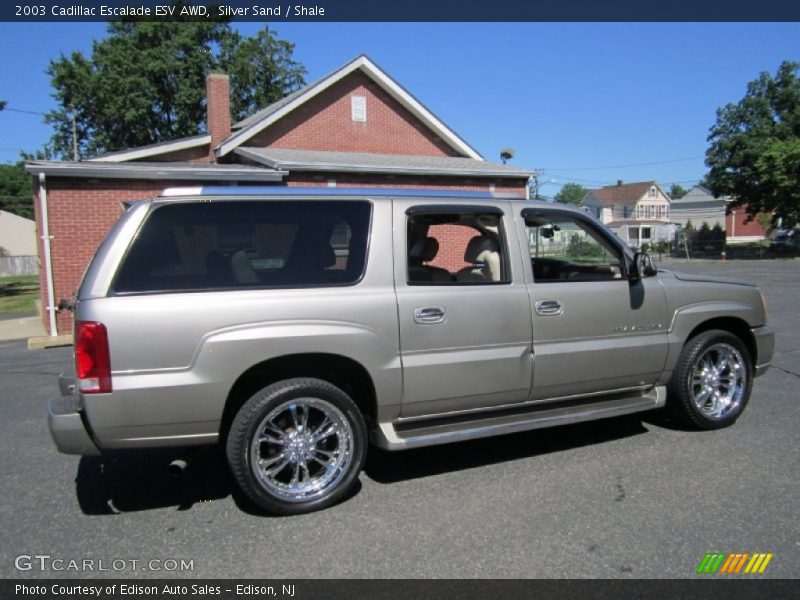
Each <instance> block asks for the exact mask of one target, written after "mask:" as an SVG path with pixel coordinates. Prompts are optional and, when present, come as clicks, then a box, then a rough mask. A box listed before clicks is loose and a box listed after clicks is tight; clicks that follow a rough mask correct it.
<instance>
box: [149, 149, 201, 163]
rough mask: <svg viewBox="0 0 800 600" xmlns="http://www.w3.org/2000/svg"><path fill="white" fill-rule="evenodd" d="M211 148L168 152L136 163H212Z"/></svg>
mask: <svg viewBox="0 0 800 600" xmlns="http://www.w3.org/2000/svg"><path fill="white" fill-rule="evenodd" d="M209 153H210V150H209V146H208V144H204V145H202V146H197V147H196V148H186V149H185V150H176V151H175V152H166V153H164V154H158V155H156V156H149V157H147V158H142V159H139V160H137V161H136V162H183V161H185V162H192V163H207V162H212V161H211V159H210V158H209Z"/></svg>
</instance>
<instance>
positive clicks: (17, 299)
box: [0, 275, 39, 315]
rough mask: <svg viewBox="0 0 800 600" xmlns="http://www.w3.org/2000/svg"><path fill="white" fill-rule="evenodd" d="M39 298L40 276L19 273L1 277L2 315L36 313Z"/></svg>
mask: <svg viewBox="0 0 800 600" xmlns="http://www.w3.org/2000/svg"><path fill="white" fill-rule="evenodd" d="M38 298H39V277H38V276H37V275H19V276H10V277H0V315H2V314H5V313H20V314H25V313H30V314H32V315H34V314H36V300H37V299H38Z"/></svg>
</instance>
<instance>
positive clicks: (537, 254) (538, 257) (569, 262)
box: [525, 214, 623, 282]
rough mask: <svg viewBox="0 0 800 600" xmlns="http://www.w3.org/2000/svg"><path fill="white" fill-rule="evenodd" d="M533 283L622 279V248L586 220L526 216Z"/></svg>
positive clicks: (542, 215)
mask: <svg viewBox="0 0 800 600" xmlns="http://www.w3.org/2000/svg"><path fill="white" fill-rule="evenodd" d="M525 225H526V227H527V232H528V246H529V250H530V257H531V264H532V266H533V278H534V281H536V282H553V281H596V280H613V279H621V278H622V274H623V257H622V254H621V251H620V250H619V249H618V248H617V247H616V246H615V245H614V244H612V243H611V242H610V241H609V240H608V239H607V238H606V237H605V236H603V235H602V234H601V233H599V232H598V231H597V230H596V229H595V228H594V227H592V226H591V225H590V224H589V223H587V222H586V221H584V220H582V219H580V218H573V217H570V216H564V215H553V216H548V215H547V214H537V215H530V216H526V218H525Z"/></svg>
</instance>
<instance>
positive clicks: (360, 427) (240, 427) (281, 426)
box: [226, 379, 367, 514]
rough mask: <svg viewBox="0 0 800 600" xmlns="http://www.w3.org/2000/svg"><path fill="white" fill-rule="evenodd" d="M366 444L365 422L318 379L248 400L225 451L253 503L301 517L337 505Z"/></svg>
mask: <svg viewBox="0 0 800 600" xmlns="http://www.w3.org/2000/svg"><path fill="white" fill-rule="evenodd" d="M366 446H367V444H366V427H365V425H364V419H363V417H362V416H361V413H360V411H359V410H358V407H357V406H356V405H355V403H354V402H353V401H352V399H350V397H349V396H348V395H347V394H346V393H345V392H343V391H342V390H341V389H339V388H338V387H336V386H334V385H332V384H330V383H328V382H326V381H322V380H320V379H290V380H286V381H282V382H279V383H275V384H273V385H270V386H268V387H266V388H264V389H262V390H261V391H259V392H258V393H256V394H254V395H253V396H252V397H251V398H250V399H249V400H248V401H247V402H245V404H244V405H243V406H242V408H241V409H240V410H239V412H238V413H237V415H236V417H234V419H233V423H232V424H231V429H230V433H229V435H228V443H227V449H226V450H227V455H228V463H229V464H230V467H231V470H232V472H233V475H234V478H235V479H236V482H237V483H238V484H239V486H240V487H241V488H242V490H243V491H244V492H245V493H246V494H247V495H248V496H249V497H250V498H251V499H252V500H253V501H254V502H256V504H258V505H259V506H261V507H262V508H264V509H266V510H268V511H270V512H273V513H277V514H298V513H304V512H310V511H313V510H318V509H321V508H325V507H327V506H330V505H332V504H334V503H335V502H337V501H339V500H341V499H342V498H343V497H344V496H345V495H346V494H347V493H348V491H349V490H350V489H351V488H352V486H353V485H354V483H355V481H356V479H357V477H358V473H359V472H360V471H361V468H362V466H363V464H364V458H365V456H366Z"/></svg>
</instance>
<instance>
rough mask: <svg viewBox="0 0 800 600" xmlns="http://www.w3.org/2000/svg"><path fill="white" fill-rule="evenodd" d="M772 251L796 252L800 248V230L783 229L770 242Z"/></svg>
mask: <svg viewBox="0 0 800 600" xmlns="http://www.w3.org/2000/svg"><path fill="white" fill-rule="evenodd" d="M769 249H770V250H771V251H772V252H775V253H776V254H777V253H781V252H794V251H796V250H798V249H800V230H797V229H781V230H780V231H778V233H777V234H776V235H775V239H773V240H772V241H771V242H770V244H769Z"/></svg>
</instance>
